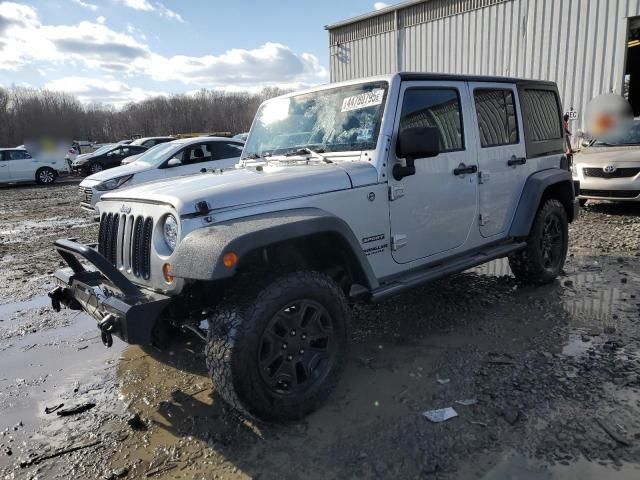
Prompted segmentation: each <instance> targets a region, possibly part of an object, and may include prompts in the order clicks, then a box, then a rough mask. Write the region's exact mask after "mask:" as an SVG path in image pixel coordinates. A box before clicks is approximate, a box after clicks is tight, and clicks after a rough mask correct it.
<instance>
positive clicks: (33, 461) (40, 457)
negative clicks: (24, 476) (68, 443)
mask: <svg viewBox="0 0 640 480" xmlns="http://www.w3.org/2000/svg"><path fill="white" fill-rule="evenodd" d="M101 443H102V441H101V440H96V441H93V442H90V443H85V444H84V445H76V446H73V447H69V448H63V449H60V450H56V451H55V452H53V453H46V454H43V455H36V456H35V457H33V458H30V459H29V460H25V461H23V462H20V468H26V467H30V466H31V465H38V464H39V463H41V462H43V461H45V460H49V459H51V458H56V457H60V456H62V455H66V454H68V453H73V452H77V451H78V450H84V449H85V448H91V447H95V446H96V445H100V444H101Z"/></svg>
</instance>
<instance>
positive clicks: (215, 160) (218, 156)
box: [203, 142, 244, 168]
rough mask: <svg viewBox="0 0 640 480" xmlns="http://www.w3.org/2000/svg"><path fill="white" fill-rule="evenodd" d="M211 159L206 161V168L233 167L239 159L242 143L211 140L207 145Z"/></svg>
mask: <svg viewBox="0 0 640 480" xmlns="http://www.w3.org/2000/svg"><path fill="white" fill-rule="evenodd" d="M208 148H209V151H210V152H211V160H210V161H208V162H206V163H205V165H203V166H205V167H206V168H233V167H234V166H235V164H236V163H238V161H239V160H240V155H242V149H243V148H244V145H243V144H242V143H238V142H211V143H210V144H209V145H208Z"/></svg>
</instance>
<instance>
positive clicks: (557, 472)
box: [460, 453, 640, 480]
mask: <svg viewBox="0 0 640 480" xmlns="http://www.w3.org/2000/svg"><path fill="white" fill-rule="evenodd" d="M460 478H465V477H460ZM480 478H481V479H482V480H559V479H580V480H603V479H607V480H637V479H638V478H640V466H639V465H632V464H628V463H627V464H621V466H616V467H614V466H613V465H608V466H605V465H601V464H599V463H596V462H589V461H587V460H585V459H580V460H578V461H576V462H573V463H571V464H570V465H560V464H556V465H553V466H552V465H549V464H542V463H540V462H538V461H535V460H532V459H528V458H526V457H523V456H521V455H518V454H515V453H509V454H507V455H505V456H504V457H503V458H502V460H501V461H500V462H499V463H498V464H497V465H496V466H495V467H494V468H492V469H491V470H490V471H489V472H488V473H486V474H485V475H483V476H482V477H480Z"/></svg>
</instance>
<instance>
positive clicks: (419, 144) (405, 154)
mask: <svg viewBox="0 0 640 480" xmlns="http://www.w3.org/2000/svg"><path fill="white" fill-rule="evenodd" d="M439 153H440V131H439V129H438V128H437V127H412V128H407V129H404V130H402V131H401V132H400V133H399V134H398V141H397V143H396V156H397V157H398V158H404V159H405V160H406V166H404V167H403V166H402V165H400V164H396V165H394V167H393V178H395V179H396V180H402V179H403V178H404V177H408V176H410V175H415V173H416V167H415V163H414V162H415V160H416V159H417V158H429V157H435V156H437V155H438V154H439Z"/></svg>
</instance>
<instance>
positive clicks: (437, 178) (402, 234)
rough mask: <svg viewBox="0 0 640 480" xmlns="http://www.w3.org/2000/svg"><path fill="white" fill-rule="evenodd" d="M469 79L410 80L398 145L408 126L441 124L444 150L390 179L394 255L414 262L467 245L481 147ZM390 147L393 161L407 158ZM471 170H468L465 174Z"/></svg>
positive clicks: (405, 91) (399, 122)
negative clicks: (476, 145)
mask: <svg viewBox="0 0 640 480" xmlns="http://www.w3.org/2000/svg"><path fill="white" fill-rule="evenodd" d="M472 118H473V117H472V110H471V107H470V105H469V93H468V88H467V84H466V83H465V82H404V83H403V84H402V86H401V89H400V102H399V103H398V111H397V112H396V120H395V122H396V124H395V125H394V132H396V133H395V135H394V138H393V144H394V145H395V142H396V141H397V134H398V132H399V131H401V130H402V129H404V128H411V127H436V128H437V129H438V130H439V136H440V154H439V155H437V156H436V157H433V158H422V159H416V160H415V167H416V173H415V175H411V176H408V177H404V178H402V179H401V180H395V179H394V178H393V176H390V178H389V186H390V189H391V190H390V199H391V201H390V204H389V213H390V217H391V218H390V224H391V238H392V254H393V258H394V260H395V261H396V262H398V263H408V262H411V261H414V260H418V259H421V258H426V257H429V256H432V255H436V254H438V253H441V252H445V251H453V250H455V249H457V248H460V247H462V246H463V245H464V243H465V241H466V240H467V238H468V236H469V232H470V231H471V228H472V225H475V221H476V214H477V188H478V186H477V174H476V173H475V171H476V168H477V167H476V165H477V163H476V152H475V148H474V145H473V141H471V140H472V139H471V138H470V136H469V135H467V132H470V131H471V129H472V128H473V120H472ZM401 161H402V159H399V158H397V157H396V155H395V149H393V151H392V152H390V165H394V164H395V163H397V162H401ZM463 172H466V173H463Z"/></svg>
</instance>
